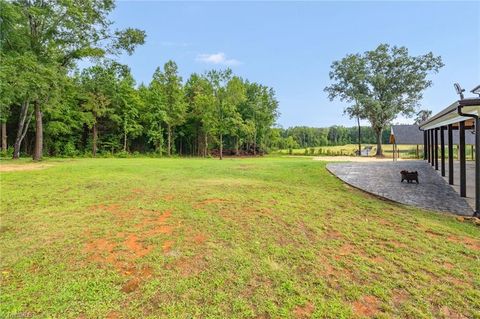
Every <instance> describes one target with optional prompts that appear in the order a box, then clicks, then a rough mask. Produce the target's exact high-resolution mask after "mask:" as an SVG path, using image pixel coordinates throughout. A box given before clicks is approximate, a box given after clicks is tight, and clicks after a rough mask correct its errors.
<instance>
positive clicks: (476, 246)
mask: <svg viewBox="0 0 480 319" xmlns="http://www.w3.org/2000/svg"><path fill="white" fill-rule="evenodd" d="M447 239H448V241H450V242H453V243H459V244H463V245H464V246H466V247H467V248H469V249H472V250H476V251H480V241H479V240H477V239H473V238H470V237H457V236H449V237H448V238H447Z"/></svg>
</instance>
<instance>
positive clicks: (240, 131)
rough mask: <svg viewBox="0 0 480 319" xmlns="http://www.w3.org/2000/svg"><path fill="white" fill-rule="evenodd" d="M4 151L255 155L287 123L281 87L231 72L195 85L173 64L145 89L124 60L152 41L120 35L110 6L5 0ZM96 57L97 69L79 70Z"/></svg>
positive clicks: (200, 77) (197, 79)
mask: <svg viewBox="0 0 480 319" xmlns="http://www.w3.org/2000/svg"><path fill="white" fill-rule="evenodd" d="M0 4H1V8H0V9H1V10H0V12H1V13H0V14H1V16H0V18H1V29H2V37H1V53H0V54H1V59H2V64H1V69H0V82H1V100H0V105H1V123H2V132H3V133H2V136H3V138H2V151H3V153H5V154H8V155H13V157H14V158H18V157H19V156H20V154H21V153H22V154H24V155H32V156H33V158H34V159H36V160H39V159H41V158H42V155H43V153H44V149H45V153H46V154H48V155H50V156H58V155H65V156H74V155H81V154H87V155H88V154H91V155H92V156H96V155H97V154H98V153H119V152H120V153H125V152H156V153H157V154H159V155H162V154H166V155H172V154H182V155H183V154H188V155H202V156H205V155H207V154H208V153H209V150H211V149H218V151H217V153H218V154H219V155H220V157H221V155H222V153H223V152H222V149H223V148H224V147H227V148H229V149H232V150H234V153H235V154H239V153H240V152H241V151H242V150H243V151H245V152H247V153H252V154H253V155H255V154H256V153H257V152H259V151H260V152H261V151H262V150H264V149H265V144H266V139H267V136H268V135H269V133H270V129H271V127H272V126H273V124H274V123H275V120H276V118H277V116H278V112H277V107H278V102H277V100H276V98H275V93H274V91H273V89H271V88H269V87H266V86H264V85H261V84H257V83H252V82H249V81H248V80H244V79H242V78H240V77H237V76H235V75H233V74H232V71H231V70H229V69H227V70H221V71H218V70H211V71H208V72H206V73H205V74H192V75H191V76H190V77H189V78H188V79H187V80H186V81H183V80H182V78H181V77H180V76H179V75H178V67H177V65H176V64H175V62H173V61H168V62H167V63H166V64H165V65H164V67H163V68H157V69H156V71H155V73H154V74H153V77H152V80H151V82H150V83H148V84H143V83H141V84H140V85H138V86H137V85H136V83H135V81H134V79H133V77H132V75H131V72H130V69H129V67H128V66H126V65H121V64H119V63H118V62H116V61H115V57H116V56H118V55H119V54H120V53H123V52H126V53H128V54H132V53H133V51H134V49H135V47H136V46H137V45H141V44H143V43H144V41H145V37H146V35H145V33H144V32H143V31H141V30H137V29H131V28H128V29H125V30H111V28H110V26H111V21H109V20H108V14H109V12H111V11H112V10H113V8H114V4H113V2H111V1H100V0H98V1H87V2H55V3H50V2H45V1H13V2H6V1H1V2H0ZM87 58H90V61H92V62H93V63H92V66H90V67H88V68H84V69H80V68H79V67H78V62H79V61H85V59H87Z"/></svg>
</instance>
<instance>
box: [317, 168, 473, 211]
mask: <svg viewBox="0 0 480 319" xmlns="http://www.w3.org/2000/svg"><path fill="white" fill-rule="evenodd" d="M327 169H328V170H329V171H330V172H332V173H333V174H335V175H336V176H337V177H339V178H340V179H341V180H343V181H344V182H346V183H347V184H350V185H352V186H354V187H357V188H359V189H362V190H365V191H367V192H369V193H372V194H375V195H378V196H381V197H385V198H387V199H390V200H393V201H396V202H399V203H402V204H407V205H413V206H417V207H421V208H426V209H430V210H437V211H445V212H450V213H454V214H458V215H468V216H470V215H472V214H473V209H472V208H471V207H470V206H469V204H468V203H467V201H466V200H465V199H464V198H462V197H460V195H459V194H458V193H457V192H456V191H455V190H454V189H453V188H452V187H451V186H450V185H448V183H447V182H446V181H445V180H444V179H443V178H442V177H441V176H440V174H438V173H437V172H436V171H435V169H434V168H432V167H431V165H429V164H428V163H427V162H425V161H420V160H419V161H398V162H377V163H375V162H366V163H361V162H348V163H329V164H327ZM402 170H408V171H417V172H418V175H419V180H420V183H419V184H418V185H417V184H416V183H411V184H409V183H407V182H403V183H401V182H400V180H401V177H400V171H402Z"/></svg>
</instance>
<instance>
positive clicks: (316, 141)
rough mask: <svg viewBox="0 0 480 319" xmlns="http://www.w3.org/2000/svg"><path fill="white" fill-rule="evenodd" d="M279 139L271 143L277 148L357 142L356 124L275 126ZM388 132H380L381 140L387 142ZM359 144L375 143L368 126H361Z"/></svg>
mask: <svg viewBox="0 0 480 319" xmlns="http://www.w3.org/2000/svg"><path fill="white" fill-rule="evenodd" d="M277 130H278V133H277V134H278V136H280V137H281V140H279V141H278V143H277V144H276V143H272V144H271V145H273V146H275V147H276V148H278V149H289V148H306V147H318V146H337V145H346V144H358V126H343V125H332V126H329V127H312V126H301V125H297V126H291V127H288V128H286V129H284V128H277ZM389 135H390V132H389V130H385V131H384V132H382V142H383V143H385V144H386V143H388V140H389ZM360 143H361V144H375V143H376V133H375V131H374V130H373V129H372V127H370V126H361V138H360Z"/></svg>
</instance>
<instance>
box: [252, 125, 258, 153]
mask: <svg viewBox="0 0 480 319" xmlns="http://www.w3.org/2000/svg"><path fill="white" fill-rule="evenodd" d="M253 155H257V129H255V133H254V135H253Z"/></svg>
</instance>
